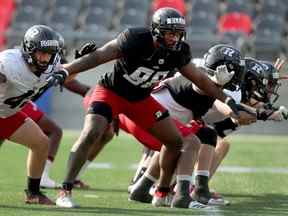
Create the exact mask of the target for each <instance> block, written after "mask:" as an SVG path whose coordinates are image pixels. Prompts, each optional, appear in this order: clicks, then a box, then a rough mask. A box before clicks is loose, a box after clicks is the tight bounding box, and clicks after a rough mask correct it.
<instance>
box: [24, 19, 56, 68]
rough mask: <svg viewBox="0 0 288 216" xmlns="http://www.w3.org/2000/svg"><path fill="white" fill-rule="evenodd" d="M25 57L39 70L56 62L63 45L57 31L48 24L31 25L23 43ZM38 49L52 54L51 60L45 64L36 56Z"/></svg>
mask: <svg viewBox="0 0 288 216" xmlns="http://www.w3.org/2000/svg"><path fill="white" fill-rule="evenodd" d="M22 48H23V57H24V59H25V61H26V62H27V63H28V64H32V65H34V66H35V67H36V69H37V72H40V73H42V72H44V71H45V70H46V69H47V68H48V67H49V65H51V64H53V63H54V60H55V57H56V56H57V55H58V54H59V52H60V50H61V47H60V43H59V38H58V36H57V33H56V32H55V31H54V30H53V29H51V28H50V27H48V26H45V25H34V26H32V27H30V28H29V29H28V30H27V31H26V33H25V35H24V39H23V43H22ZM36 51H42V52H45V53H49V54H51V55H52V56H51V58H50V61H49V62H48V63H47V64H45V65H43V64H39V61H38V60H37V59H36V57H35V52H36Z"/></svg>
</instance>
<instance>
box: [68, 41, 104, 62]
mask: <svg viewBox="0 0 288 216" xmlns="http://www.w3.org/2000/svg"><path fill="white" fill-rule="evenodd" d="M97 48H98V47H97V45H96V44H95V43H94V42H90V43H86V44H84V45H83V46H82V47H81V48H80V50H75V55H74V58H75V59H78V58H81V57H82V56H84V55H87V54H89V53H91V52H94V51H95V50H96V49H97Z"/></svg>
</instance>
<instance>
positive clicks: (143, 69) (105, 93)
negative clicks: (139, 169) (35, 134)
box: [56, 8, 238, 208]
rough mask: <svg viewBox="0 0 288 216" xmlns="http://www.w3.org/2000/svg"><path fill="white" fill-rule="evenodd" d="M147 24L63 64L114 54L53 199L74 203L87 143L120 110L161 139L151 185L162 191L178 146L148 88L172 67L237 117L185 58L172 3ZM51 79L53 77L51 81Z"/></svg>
mask: <svg viewBox="0 0 288 216" xmlns="http://www.w3.org/2000/svg"><path fill="white" fill-rule="evenodd" d="M152 20H153V21H152V26H151V29H149V28H129V29H127V30H125V31H123V32H122V33H120V34H119V35H118V36H117V38H115V39H113V40H111V41H109V42H108V43H106V44H105V45H103V46H102V47H100V48H98V49H96V50H95V51H94V52H92V53H90V54H88V55H86V56H83V57H81V58H79V59H77V60H75V61H73V62H72V63H70V64H67V65H64V67H65V69H66V70H67V71H69V74H75V73H79V72H82V71H85V70H88V69H91V68H93V67H96V66H98V65H100V64H103V63H106V62H108V61H111V60H116V61H115V64H114V69H113V71H112V72H111V73H105V74H104V75H103V76H102V78H101V79H100V80H99V81H98V84H97V86H96V88H95V89H94V91H93V93H92V99H91V100H90V101H89V109H88V111H87V115H86V117H85V123H84V127H83V130H82V132H81V135H80V137H79V138H78V140H77V141H76V143H75V144H74V145H73V147H72V149H71V153H70V156H69V161H68V170H67V173H66V176H65V179H64V182H63V185H62V190H61V191H60V193H59V196H58V199H57V201H56V204H57V205H58V206H61V207H68V208H71V207H75V206H76V203H75V202H73V200H72V197H71V191H72V188H73V181H74V180H75V178H76V176H77V174H78V172H79V170H80V168H81V167H82V165H83V164H84V162H85V160H86V159H87V154H88V152H89V149H90V147H91V146H93V145H99V143H100V142H99V140H100V139H101V137H102V136H103V134H104V133H105V130H106V129H107V127H108V125H109V123H111V122H112V119H114V118H115V117H116V116H118V114H120V113H123V114H125V115H127V116H128V117H129V118H131V119H132V120H133V121H135V122H136V123H137V125H140V126H141V127H143V128H145V129H147V130H148V131H149V133H151V134H152V135H153V136H155V137H157V139H159V140H160V141H161V143H163V144H164V145H163V147H162V149H161V152H160V167H161V173H160V179H159V185H158V187H157V191H159V192H164V193H165V192H167V191H168V190H169V184H170V180H171V177H172V175H173V173H174V168H175V164H177V160H178V158H179V156H180V150H181V149H182V138H181V135H180V134H179V132H178V130H177V128H176V127H175V125H174V123H173V121H172V120H171V118H170V117H169V113H168V112H167V110H166V109H165V108H163V107H162V106H161V105H160V104H159V103H158V102H156V101H155V100H154V99H153V98H152V97H151V96H150V93H151V91H152V89H153V87H154V85H155V84H156V83H158V82H159V81H160V80H163V79H164V78H165V77H166V76H167V75H168V74H169V72H171V71H174V70H175V69H176V68H177V69H178V70H179V72H180V73H181V74H183V76H185V77H187V78H188V79H189V80H191V81H193V82H194V83H195V84H196V85H197V86H198V87H199V88H201V89H203V91H204V92H206V93H207V94H209V95H211V96H213V97H215V98H218V99H219V100H221V101H223V102H226V104H227V105H228V106H229V107H230V108H231V109H232V110H233V111H234V112H235V117H236V118H238V110H237V108H236V104H235V101H234V100H233V99H232V98H230V97H227V96H226V95H225V94H224V93H223V92H222V91H221V90H219V88H218V87H217V86H216V85H215V84H214V83H213V82H212V81H211V80H210V79H209V78H208V77H207V76H206V75H205V74H204V73H202V71H201V70H199V69H197V68H196V67H195V66H194V64H192V63H191V62H190V60H191V53H190V47H189V45H188V44H187V43H186V42H185V41H184V38H185V33H186V32H185V19H184V18H183V17H182V16H181V15H180V13H179V12H178V11H177V10H175V9H172V8H161V9H159V10H157V11H156V12H155V13H154V15H153V17H152ZM56 84H57V82H56Z"/></svg>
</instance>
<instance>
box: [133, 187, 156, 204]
mask: <svg viewBox="0 0 288 216" xmlns="http://www.w3.org/2000/svg"><path fill="white" fill-rule="evenodd" d="M128 200H129V201H137V202H143V203H151V201H152V196H151V195H150V194H149V192H148V193H146V192H143V191H142V190H139V189H138V188H132V191H131V192H130V195H129V198H128Z"/></svg>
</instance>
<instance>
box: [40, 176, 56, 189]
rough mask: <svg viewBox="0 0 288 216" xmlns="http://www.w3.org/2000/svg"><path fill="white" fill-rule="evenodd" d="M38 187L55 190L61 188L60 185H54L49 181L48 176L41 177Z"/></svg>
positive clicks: (52, 181)
mask: <svg viewBox="0 0 288 216" xmlns="http://www.w3.org/2000/svg"><path fill="white" fill-rule="evenodd" d="M40 187H42V188H51V189H57V188H61V185H60V184H58V183H56V182H55V181H54V180H52V179H50V178H49V176H46V175H42V178H41V181H40Z"/></svg>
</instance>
